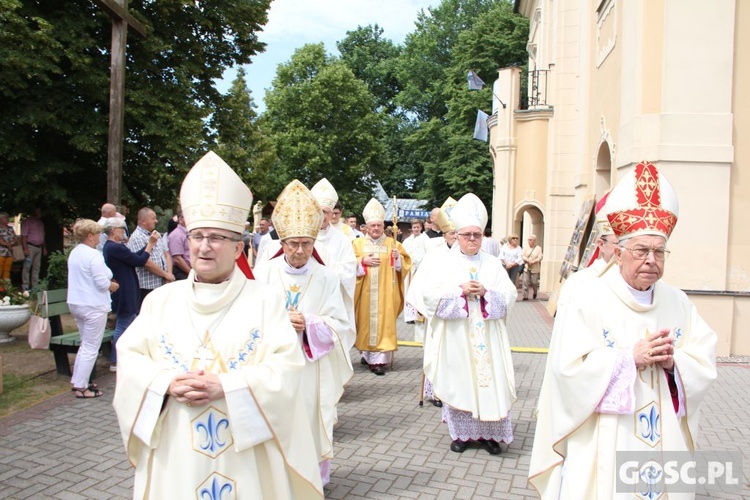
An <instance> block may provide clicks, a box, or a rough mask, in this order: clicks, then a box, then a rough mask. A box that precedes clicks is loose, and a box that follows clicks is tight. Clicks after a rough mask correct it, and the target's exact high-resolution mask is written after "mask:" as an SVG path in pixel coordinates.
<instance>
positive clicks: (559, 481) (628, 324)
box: [529, 266, 716, 499]
mask: <svg viewBox="0 0 750 500" xmlns="http://www.w3.org/2000/svg"><path fill="white" fill-rule="evenodd" d="M663 328H667V329H669V330H670V332H671V334H672V335H673V336H674V338H675V351H674V362H675V367H674V369H675V374H676V376H677V378H678V379H679V382H680V391H681V393H682V394H681V395H680V396H681V397H680V400H681V401H682V403H681V404H684V408H679V409H678V411H675V407H674V404H673V402H672V397H671V395H670V389H669V384H668V378H667V375H666V373H665V371H664V370H663V369H662V368H660V367H658V366H656V365H651V366H648V367H646V368H645V369H643V370H640V371H638V372H637V373H636V375H635V377H633V378H632V379H628V380H630V384H631V386H630V387H629V390H628V391H623V392H622V393H621V394H622V397H621V401H620V404H619V405H617V406H619V409H615V410H611V409H610V410H609V411H613V413H599V411H597V408H599V407H600V404H601V403H602V400H603V398H604V396H605V394H606V393H607V391H608V387H610V382H611V381H614V380H617V379H618V378H621V377H620V375H619V373H615V370H616V368H617V367H618V366H621V365H622V359H623V356H630V358H629V360H628V361H629V363H631V364H632V363H634V362H633V361H632V352H633V347H634V345H635V344H636V343H637V342H638V341H639V340H640V339H643V338H644V337H646V336H647V335H649V334H651V333H654V332H657V331H659V330H661V329H663ZM715 352H716V334H715V333H714V332H713V331H712V330H711V329H710V328H709V327H708V325H706V323H705V322H704V321H703V320H702V319H701V318H700V316H698V314H697V312H696V310H695V306H694V305H693V304H692V303H691V302H690V301H689V300H688V299H687V297H686V295H685V294H684V293H683V292H682V291H680V290H678V289H676V288H674V287H671V286H669V285H667V284H665V283H663V282H661V281H658V282H657V283H656V284H655V285H654V287H653V303H652V304H649V305H641V304H638V303H637V302H636V301H635V299H634V298H633V295H632V293H631V292H630V290H629V289H628V287H627V285H626V283H625V281H624V280H623V278H622V277H621V275H620V270H619V267H617V266H613V267H612V268H611V269H610V270H608V271H607V272H606V273H605V274H604V275H603V276H602V277H601V278H600V279H597V280H590V281H589V283H588V284H587V286H586V287H585V288H577V289H576V291H575V292H574V293H573V294H571V296H570V297H569V302H568V304H567V307H565V308H564V309H563V310H562V311H560V312H559V314H558V316H557V318H556V319H555V325H554V328H553V332H552V341H551V345H550V353H549V358H548V361H547V367H546V371H545V377H544V382H543V383H542V390H541V393H540V396H539V405H538V413H537V427H536V434H535V437H534V447H533V451H532V456H531V465H530V470H529V480H530V482H531V484H532V486H533V487H534V488H536V489H537V491H539V492H540V494H541V495H542V498H545V499H546V498H549V499H552V498H554V499H557V498H601V499H607V498H622V499H626V498H627V499H635V498H652V499H655V498H670V499H675V498H692V497H693V495H692V494H678V493H673V492H669V491H647V492H643V491H633V492H630V493H616V492H615V480H616V470H615V469H616V452H617V451H693V450H694V449H695V442H696V437H697V436H696V433H697V431H698V408H699V407H700V405H701V402H702V400H703V398H704V396H705V394H706V391H707V390H708V388H709V387H710V385H711V383H712V382H713V380H714V379H715V378H716V362H715ZM631 368H634V364H633V365H632V366H631ZM630 398H632V399H633V400H632V401H628V400H629V399H630ZM600 411H605V410H600Z"/></svg>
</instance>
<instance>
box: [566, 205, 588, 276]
mask: <svg viewBox="0 0 750 500" xmlns="http://www.w3.org/2000/svg"><path fill="white" fill-rule="evenodd" d="M595 200H596V198H595V197H591V198H589V199H587V200H585V201H584V202H583V204H582V205H581V210H580V212H579V215H578V219H577V220H576V225H575V228H574V229H573V234H572V235H571V237H570V244H569V245H568V250H567V251H566V252H565V257H564V258H563V263H562V265H561V266H560V281H562V280H564V279H566V278H567V277H568V275H569V274H570V273H571V272H574V271H576V270H577V269H578V265H579V263H580V262H588V261H582V259H581V254H583V253H584V249H586V248H588V246H589V243H590V242H589V240H588V239H587V236H588V234H589V232H590V231H591V230H592V226H596V224H594V217H593V214H594V202H595ZM584 241H586V246H585V247H584V246H583V242H584ZM594 241H596V240H594Z"/></svg>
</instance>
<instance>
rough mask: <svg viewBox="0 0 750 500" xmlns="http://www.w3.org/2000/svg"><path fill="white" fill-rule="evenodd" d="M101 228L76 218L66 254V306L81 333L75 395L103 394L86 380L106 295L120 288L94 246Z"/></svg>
mask: <svg viewBox="0 0 750 500" xmlns="http://www.w3.org/2000/svg"><path fill="white" fill-rule="evenodd" d="M101 232H102V228H101V226H99V224H97V223H96V222H94V221H93V220H90V219H79V220H78V221H76V223H75V224H74V225H73V235H74V236H75V238H76V239H77V240H78V242H79V243H78V245H77V246H76V247H75V248H74V249H73V251H71V252H70V257H68V308H69V309H70V313H71V314H72V315H73V318H75V320H76V324H77V325H78V331H79V333H80V335H81V347H80V348H79V349H78V354H77V355H76V362H75V366H74V367H73V377H72V379H71V383H72V384H73V392H75V394H76V397H77V398H98V397H99V396H101V395H102V394H103V393H102V391H101V390H99V388H98V387H97V386H96V384H89V378H90V377H91V372H92V371H93V369H94V364H95V363H96V357H97V356H98V355H99V348H100V347H101V345H102V337H103V336H104V327H105V326H106V324H107V313H108V312H109V311H110V309H111V299H110V297H109V295H110V293H112V292H114V291H116V290H117V289H118V288H119V285H118V284H117V283H116V282H114V281H112V271H110V270H109V268H108V267H107V265H106V264H105V263H104V257H103V256H102V254H101V252H99V251H98V250H96V245H97V244H98V243H99V235H100V234H101Z"/></svg>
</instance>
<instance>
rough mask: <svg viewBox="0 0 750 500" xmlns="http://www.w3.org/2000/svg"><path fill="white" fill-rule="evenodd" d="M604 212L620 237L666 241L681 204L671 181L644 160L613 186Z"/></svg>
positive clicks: (616, 234) (675, 222)
mask: <svg viewBox="0 0 750 500" xmlns="http://www.w3.org/2000/svg"><path fill="white" fill-rule="evenodd" d="M605 211H606V212H607V219H608V220H609V223H610V225H611V226H612V231H613V232H614V234H615V236H617V238H619V239H620V240H623V239H625V238H629V237H632V236H640V235H644V234H646V235H655V236H663V237H664V238H665V239H667V240H668V239H669V236H670V235H671V234H672V231H673V230H674V227H675V225H676V224H677V217H678V216H679V212H680V206H679V202H678V201H677V193H676V192H675V190H674V188H673V187H672V184H671V183H670V182H669V181H668V180H667V178H666V177H664V175H662V174H661V173H660V172H659V169H657V168H656V166H655V165H653V164H651V163H649V162H647V161H643V162H641V163H639V164H638V165H637V166H636V167H635V169H633V170H632V171H631V172H629V173H628V174H627V175H626V176H625V177H623V178H622V180H621V181H620V182H618V183H617V185H616V186H615V187H614V188H613V189H612V191H611V192H610V193H609V196H608V197H607V203H606V205H605Z"/></svg>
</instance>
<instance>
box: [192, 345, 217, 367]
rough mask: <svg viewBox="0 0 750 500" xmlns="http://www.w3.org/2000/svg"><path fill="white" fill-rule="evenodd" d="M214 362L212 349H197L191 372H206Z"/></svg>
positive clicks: (205, 347)
mask: <svg viewBox="0 0 750 500" xmlns="http://www.w3.org/2000/svg"><path fill="white" fill-rule="evenodd" d="M214 361H216V356H215V355H214V351H213V349H211V348H209V347H208V346H207V345H205V344H204V345H201V346H200V347H198V350H197V352H196V355H195V357H194V358H193V365H192V366H191V367H190V368H191V369H192V370H208V369H209V368H210V367H211V365H213V364H214Z"/></svg>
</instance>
